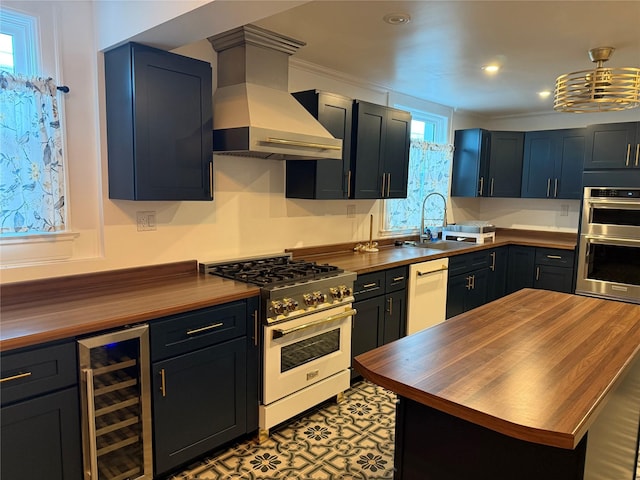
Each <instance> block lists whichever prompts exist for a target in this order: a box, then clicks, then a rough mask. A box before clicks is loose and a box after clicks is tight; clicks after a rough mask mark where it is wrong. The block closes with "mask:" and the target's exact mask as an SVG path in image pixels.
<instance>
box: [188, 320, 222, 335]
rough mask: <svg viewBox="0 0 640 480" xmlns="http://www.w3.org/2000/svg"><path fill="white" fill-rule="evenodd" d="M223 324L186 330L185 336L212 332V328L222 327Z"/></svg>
mask: <svg viewBox="0 0 640 480" xmlns="http://www.w3.org/2000/svg"><path fill="white" fill-rule="evenodd" d="M223 325H224V323H222V322H220V323H214V324H213V325H207V326H206V327H201V328H194V329H193V330H187V335H195V334H196V333H200V332H205V331H207V330H213V329H214V328H218V327H221V326H223Z"/></svg>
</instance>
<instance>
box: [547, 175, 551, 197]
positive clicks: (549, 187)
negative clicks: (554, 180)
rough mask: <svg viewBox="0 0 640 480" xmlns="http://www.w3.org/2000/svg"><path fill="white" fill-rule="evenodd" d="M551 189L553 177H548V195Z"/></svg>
mask: <svg viewBox="0 0 640 480" xmlns="http://www.w3.org/2000/svg"><path fill="white" fill-rule="evenodd" d="M550 190H551V179H550V178H547V197H549V191H550Z"/></svg>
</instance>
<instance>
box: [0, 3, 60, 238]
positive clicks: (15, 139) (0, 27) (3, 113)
mask: <svg viewBox="0 0 640 480" xmlns="http://www.w3.org/2000/svg"><path fill="white" fill-rule="evenodd" d="M37 32H38V22H37V18H36V17H32V16H29V15H26V14H22V13H19V12H14V11H11V10H9V9H6V8H2V9H0V64H1V65H0V236H3V237H6V236H15V235H25V234H26V235H33V234H43V233H52V232H60V231H64V230H65V216H66V215H65V214H66V210H65V182H64V178H65V174H64V163H63V155H62V154H63V149H62V144H63V139H62V131H61V125H62V124H61V121H60V117H59V111H58V104H57V96H58V91H57V87H56V85H55V82H54V80H53V79H51V78H40V75H42V74H41V72H40V68H39V59H38V35H37Z"/></svg>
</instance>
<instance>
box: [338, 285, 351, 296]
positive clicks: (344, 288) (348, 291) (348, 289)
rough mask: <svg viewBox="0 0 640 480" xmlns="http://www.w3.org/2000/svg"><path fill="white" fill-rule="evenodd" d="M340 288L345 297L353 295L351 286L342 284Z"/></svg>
mask: <svg viewBox="0 0 640 480" xmlns="http://www.w3.org/2000/svg"><path fill="white" fill-rule="evenodd" d="M340 288H342V291H343V292H344V296H345V297H351V296H352V295H353V288H352V287H347V286H346V285H343V286H342V287H340Z"/></svg>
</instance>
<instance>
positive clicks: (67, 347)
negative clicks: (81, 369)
mask: <svg viewBox="0 0 640 480" xmlns="http://www.w3.org/2000/svg"><path fill="white" fill-rule="evenodd" d="M1 370H2V374H1V377H2V384H1V385H2V405H6V404H8V403H11V402H15V401H18V400H22V399H25V398H28V397H33V396H35V395H41V394H43V393H46V392H50V391H53V390H57V389H60V388H63V387H68V386H71V385H76V384H77V383H78V361H77V357H76V344H75V342H68V343H64V344H60V345H52V346H47V347H40V348H35V349H31V350H21V351H19V352H16V353H5V354H3V355H2V367H1Z"/></svg>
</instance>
